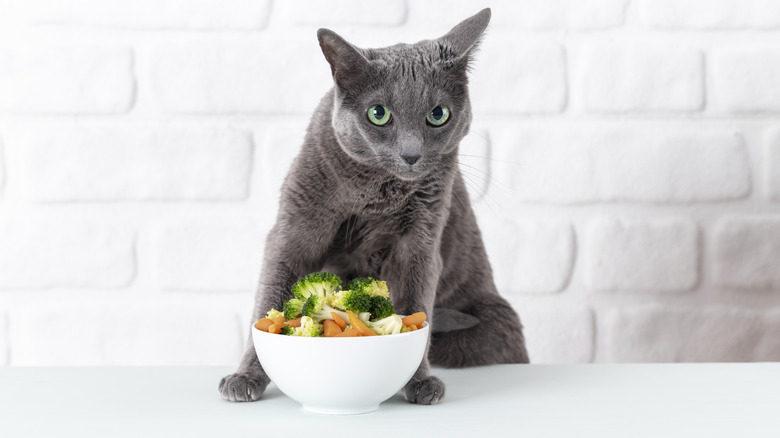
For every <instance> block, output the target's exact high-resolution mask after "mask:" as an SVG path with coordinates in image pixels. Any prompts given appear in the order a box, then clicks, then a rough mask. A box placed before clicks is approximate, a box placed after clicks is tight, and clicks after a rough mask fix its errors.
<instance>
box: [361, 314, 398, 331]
mask: <svg viewBox="0 0 780 438" xmlns="http://www.w3.org/2000/svg"><path fill="white" fill-rule="evenodd" d="M367 325H368V328H370V329H371V330H373V331H374V332H375V333H376V334H378V335H397V334H398V333H401V329H402V328H403V327H404V323H403V321H401V317H400V316H398V315H390V316H388V317H386V318H382V319H380V320H377V321H374V322H368V323H367Z"/></svg>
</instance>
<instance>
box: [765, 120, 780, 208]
mask: <svg viewBox="0 0 780 438" xmlns="http://www.w3.org/2000/svg"><path fill="white" fill-rule="evenodd" d="M766 156H767V159H766V161H765V163H766V169H765V170H766V185H767V187H766V193H767V194H768V195H769V198H770V199H771V200H773V201H775V202H780V129H775V130H773V131H772V133H771V135H770V138H769V142H767V145H766Z"/></svg>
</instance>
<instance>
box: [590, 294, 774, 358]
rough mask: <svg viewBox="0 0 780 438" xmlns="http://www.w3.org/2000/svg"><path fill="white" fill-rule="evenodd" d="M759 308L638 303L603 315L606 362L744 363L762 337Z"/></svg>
mask: <svg viewBox="0 0 780 438" xmlns="http://www.w3.org/2000/svg"><path fill="white" fill-rule="evenodd" d="M763 325H764V324H763V323H762V319H761V316H760V313H757V312H753V311H748V310H740V309H732V308H725V307H710V308H704V309H701V308H670V307H661V306H655V305H653V306H634V307H625V308H621V309H613V310H612V311H610V312H608V313H607V314H606V315H605V317H604V327H605V332H604V336H605V342H604V347H605V359H606V361H608V362H744V361H751V360H753V358H754V357H755V349H756V344H757V342H758V340H759V339H761V337H762V332H763Z"/></svg>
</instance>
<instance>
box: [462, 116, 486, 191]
mask: <svg viewBox="0 0 780 438" xmlns="http://www.w3.org/2000/svg"><path fill="white" fill-rule="evenodd" d="M488 135H489V134H488V131H487V130H485V129H472V130H471V132H470V133H469V134H468V135H467V136H466V137H464V138H463V140H462V141H461V142H460V147H459V152H458V163H459V164H460V166H459V167H460V172H461V174H462V175H463V181H464V182H465V183H466V188H467V189H468V192H469V199H471V202H479V201H480V200H482V198H483V197H484V196H485V194H486V193H487V189H488V187H489V185H490V183H491V177H490V139H489V136H488Z"/></svg>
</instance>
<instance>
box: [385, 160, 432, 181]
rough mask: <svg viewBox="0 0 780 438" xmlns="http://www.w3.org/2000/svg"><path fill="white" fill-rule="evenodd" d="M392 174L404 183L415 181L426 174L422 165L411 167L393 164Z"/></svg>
mask: <svg viewBox="0 0 780 438" xmlns="http://www.w3.org/2000/svg"><path fill="white" fill-rule="evenodd" d="M391 172H392V173H393V174H394V175H395V176H397V177H398V178H400V179H402V180H404V181H411V180H415V179H417V178H420V177H421V176H423V175H425V173H426V172H425V171H424V169H423V166H421V165H420V164H413V165H409V164H401V163H393V166H392V169H391Z"/></svg>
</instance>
